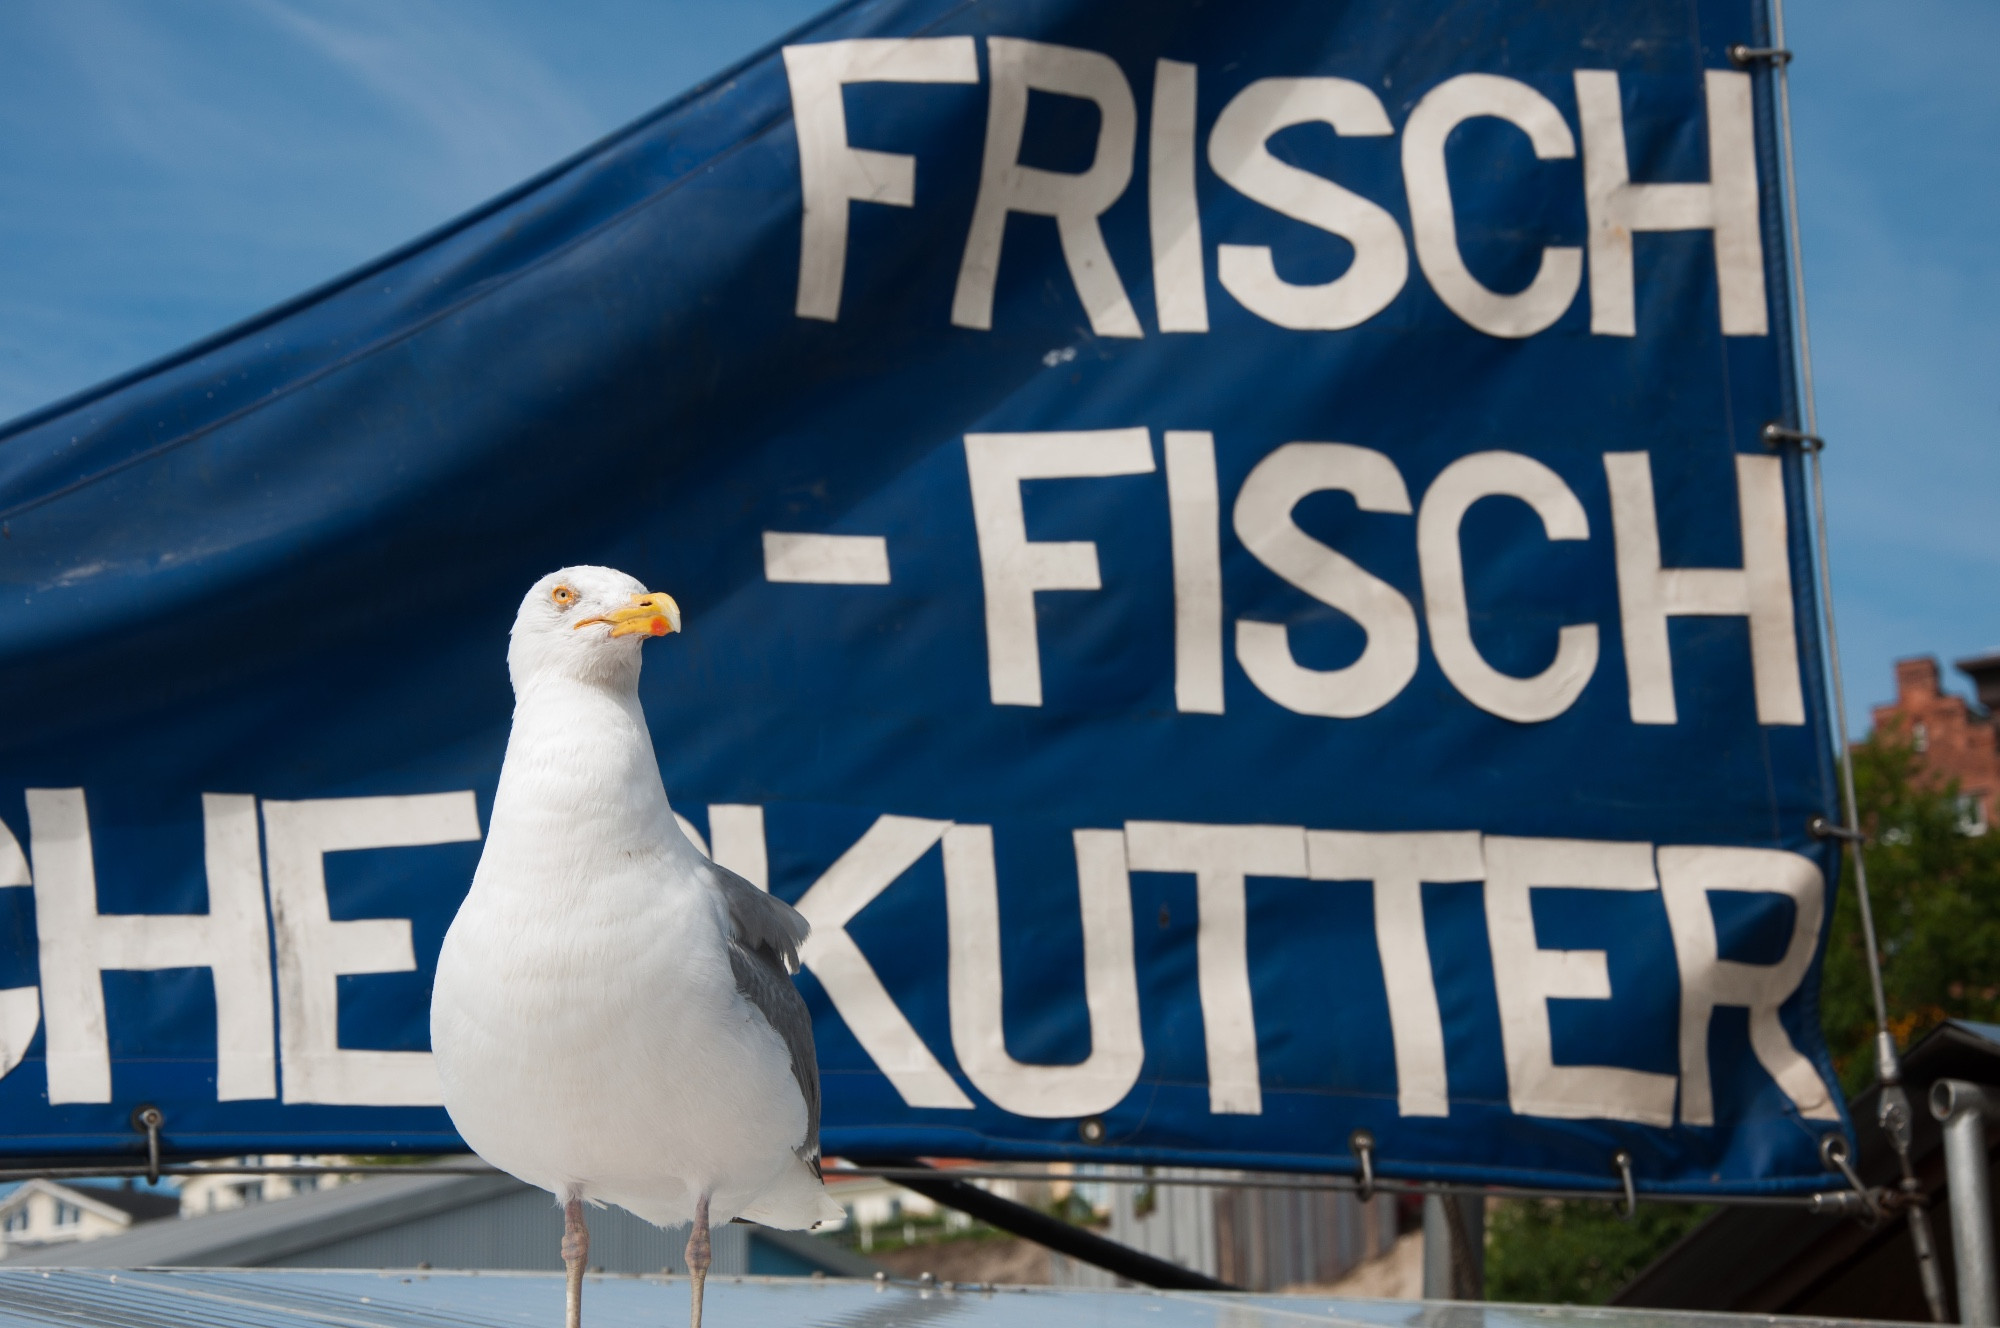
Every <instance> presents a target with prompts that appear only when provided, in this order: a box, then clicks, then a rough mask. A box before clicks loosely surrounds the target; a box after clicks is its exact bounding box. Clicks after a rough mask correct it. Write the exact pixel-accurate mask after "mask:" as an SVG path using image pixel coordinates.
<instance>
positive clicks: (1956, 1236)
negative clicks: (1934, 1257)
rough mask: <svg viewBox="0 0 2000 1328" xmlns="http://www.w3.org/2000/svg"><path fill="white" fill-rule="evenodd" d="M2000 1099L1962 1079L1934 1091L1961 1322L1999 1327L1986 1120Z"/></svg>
mask: <svg viewBox="0 0 2000 1328" xmlns="http://www.w3.org/2000/svg"><path fill="white" fill-rule="evenodd" d="M1996 1111H2000V1096H1992V1095H1989V1094H1988V1093H1987V1091H1986V1090H1985V1089H1983V1088H1981V1087H1980V1086H1979V1085H1978V1084H1968V1083H1966V1082H1965V1081H1964V1080H1962V1079H1940V1080H1938V1081H1937V1082H1936V1083H1934V1084H1932V1085H1931V1115H1933V1116H1935V1117H1937V1118H1938V1119H1939V1120H1941V1121H1943V1122H1944V1167H1945V1183H1946V1192H1947V1195H1948V1197H1949V1198H1950V1201H1951V1245H1952V1253H1953V1254H1954V1255H1956V1256H1957V1260H1956V1261H1957V1263H1958V1321H1959V1322H1960V1323H1965V1324H1979V1325H1982V1328H1992V1326H1993V1325H1995V1324H2000V1286H1996V1283H1995V1280H1994V1267H1993V1206H1992V1200H1991V1198H1990V1196H1989V1195H1988V1193H1987V1175H1986V1169H1987V1161H1986V1120H1987V1117H1989V1116H1991V1115H1995V1114H1996Z"/></svg>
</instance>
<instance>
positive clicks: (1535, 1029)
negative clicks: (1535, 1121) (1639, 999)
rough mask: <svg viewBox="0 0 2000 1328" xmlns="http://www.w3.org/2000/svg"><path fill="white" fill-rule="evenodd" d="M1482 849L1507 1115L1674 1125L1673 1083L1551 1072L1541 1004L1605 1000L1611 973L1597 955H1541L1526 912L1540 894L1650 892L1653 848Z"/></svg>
mask: <svg viewBox="0 0 2000 1328" xmlns="http://www.w3.org/2000/svg"><path fill="white" fill-rule="evenodd" d="M1483 847H1484V848H1485V854H1486V932H1487V940H1488V942H1489V944H1491V946H1492V948H1493V989H1494V994H1495V995H1497V996H1498V997H1499V1000H1500V1041H1501V1043H1502V1045H1503V1048H1504V1050H1505V1053H1506V1058H1507V1097H1508V1100H1509V1102H1510V1104H1511V1105H1512V1106H1513V1109H1514V1110H1515V1111H1516V1112H1517V1113H1519V1114H1520V1115H1523V1116H1553V1117H1556V1118H1557V1119H1560V1120H1594V1119H1606V1120H1624V1121H1636V1122H1638V1123H1639V1124H1641V1125H1671V1124H1673V1122H1674V1088H1675V1082H1676V1081H1675V1077H1674V1076H1673V1075H1671V1074H1653V1073H1650V1072H1648V1071H1644V1070H1628V1069H1624V1068H1621V1067H1617V1066H1609V1065H1557V1064H1556V1063H1555V1054H1554V1051H1553V1048H1552V1044H1551V1039H1550V1033H1549V1002H1550V1001H1551V1000H1555V999H1563V1000H1591V1001H1604V1000H1610V999H1611V970H1610V966H1609V965H1608V964H1607V962H1606V957H1605V952H1604V951H1602V950H1544V949H1542V948H1541V944H1540V942H1538V941H1537V940H1536V939H1535V915H1534V909H1533V907H1532V905H1531V903H1530V899H1531V898H1532V895H1533V892H1534V890H1535V889H1537V888H1539V887H1568V888H1574V889H1589V890H1657V889H1658V888H1659V884H1658V882H1656V881H1655V880H1654V879H1653V850H1652V846H1651V845H1650V844H1611V843H1594V842H1591V841H1587V840H1581V839H1510V838H1504V837H1501V836H1498V835H1489V836H1487V837H1486V840H1485V843H1484V845H1483Z"/></svg>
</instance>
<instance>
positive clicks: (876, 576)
mask: <svg viewBox="0 0 2000 1328" xmlns="http://www.w3.org/2000/svg"><path fill="white" fill-rule="evenodd" d="M764 579H765V580H766V581H777V582H789V583H792V584H795V585H814V586H886V585H888V584H889V541H888V540H886V539H884V538H883V537H882V536H880V535H804V534H798V533H795V532H793V531H788V530H767V531H765V532H764Z"/></svg>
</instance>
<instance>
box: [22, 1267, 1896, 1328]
mask: <svg viewBox="0 0 2000 1328" xmlns="http://www.w3.org/2000/svg"><path fill="white" fill-rule="evenodd" d="M583 1312H584V1321H585V1323H586V1324H588V1325H589V1326H590V1328H660V1326H661V1325H662V1324H669V1325H671V1324H678V1323H681V1322H683V1318H682V1316H683V1315H685V1314H686V1313H687V1282H686V1280H685V1279H684V1278H675V1279H672V1280H671V1281H669V1280H668V1279H664V1278H661V1277H657V1276H656V1277H591V1278H589V1279H587V1284H586V1286H585V1288H584V1294H583ZM562 1314H563V1281H562V1278H561V1277H560V1276H557V1275H551V1274H545V1273H427V1272H416V1273H394V1272H389V1273H360V1272H305V1271H293V1270H281V1269H237V1270H230V1271H226V1272H225V1271H208V1272H195V1271H183V1272H166V1271H150V1272H149V1271H123V1272H114V1271H111V1270H109V1269H84V1268H77V1269H55V1270H45V1271H36V1270H31V1269H0V1328H51V1326H52V1325H59V1326H60V1328H78V1325H83V1324H88V1325H92V1326H93V1328H550V1325H552V1324H557V1323H560V1322H562ZM704 1318H705V1322H707V1323H709V1324H711V1325H713V1328H932V1326H933V1325H937V1326H939V1328H943V1326H944V1325H947V1324H948V1325H949V1328H1053V1325H1057V1324H1061V1323H1065V1322H1067V1323H1071V1324H1077V1325H1088V1328H1306V1326H1307V1325H1314V1324H1318V1325H1329V1326H1332V1325H1353V1326H1354V1328H1732V1326H1733V1325H1740V1326H1741V1328H1750V1326H1751V1325H1756V1328H1769V1325H1770V1324H1771V1323H1772V1322H1773V1321H1772V1320H1771V1319H1769V1318H1767V1317H1764V1316H1761V1315H1760V1316H1756V1317H1747V1316H1736V1315H1714V1314H1702V1315H1686V1314H1672V1313H1665V1312H1661V1311H1657V1310H1603V1309H1579V1308H1575V1307H1567V1306H1565V1307H1561V1308H1535V1307H1532V1306H1518V1305H1446V1304H1440V1303H1436V1302H1432V1303H1428V1304H1420V1303H1416V1302H1410V1301H1365V1300H1340V1301H1336V1300H1327V1299H1323V1298H1320V1297H1312V1296H1252V1295H1215V1294H1204V1293H1196V1292H1150V1291H1069V1290H1062V1291H1058V1290H1049V1289H1041V1288H1029V1289H1010V1290H1001V1291H986V1290H975V1291H949V1290H944V1289H942V1288H927V1287H915V1286H910V1285H907V1284H881V1283H871V1282H849V1281H836V1280H826V1281H821V1280H817V1279H808V1278H719V1279H718V1278H711V1280H710V1282H709V1285H708V1300H707V1305H706V1314H705V1316H704ZM1787 1322H1789V1323H1794V1324H1820V1325H1833V1324H1836V1323H1842V1322H1848V1321H1836V1320H1830V1319H1818V1320H1803V1319H1801V1320H1788V1321H1787ZM1857 1328H1858V1325H1857ZM1876 1328H1879V1325H1878V1326H1876Z"/></svg>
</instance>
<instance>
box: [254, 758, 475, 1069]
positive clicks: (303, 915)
mask: <svg viewBox="0 0 2000 1328" xmlns="http://www.w3.org/2000/svg"><path fill="white" fill-rule="evenodd" d="M478 838H479V806H478V803H477V801H476V800H475V799H474V797H473V794H472V792H471V790H469V789H468V790H465V791H463V792H457V793H425V794H414V795H409V796H404V797H386V798H312V799H307V800H304V801H299V802H276V801H266V802H265V803H264V844H265V850H266V856H267V861H268V864H269V869H270V876H271V922H272V927H273V931H274V932H275V934H276V937H277V952H278V1013H279V1016H280V1036H279V1039H278V1049H279V1052H280V1054H281V1055H282V1056H283V1058H284V1066H285V1101H286V1102H327V1103H337V1104H340V1105H345V1106H383V1107H387V1106H399V1107H400V1106H411V1107H418V1106H441V1105H443V1103H444V1093H443V1089H442V1087H441V1086H440V1085H439V1083H438V1076H437V1068H436V1065H435V1064H434V1063H433V1061H432V1059H431V1053H429V1052H428V1051H357V1050H346V1049H343V1048H342V1047H341V1045H340V1004H339V979H340V978H341V977H342V976H343V975H346V974H353V973H407V972H410V971H412V970H413V969H415V968H416V966H417V956H416V951H415V948H414V947H413V945H412V943H411V940H410V922H409V919H408V918H365V919H358V920H355V921H351V922H335V921H334V920H333V917H332V912H331V910H330V908H329V906H328V903H327V894H326V855H327V854H329V853H343V852H349V851H353V850H358V849H373V848H416V847H419V846H422V845H428V844H459V843H466V842H468V841H472V840H477V839H478ZM253 861H254V859H253Z"/></svg>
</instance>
